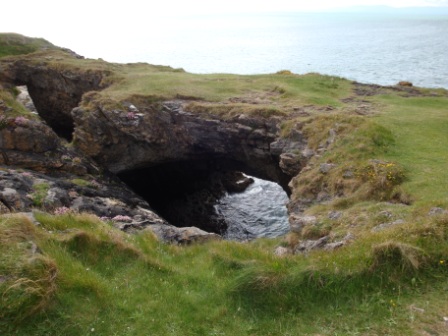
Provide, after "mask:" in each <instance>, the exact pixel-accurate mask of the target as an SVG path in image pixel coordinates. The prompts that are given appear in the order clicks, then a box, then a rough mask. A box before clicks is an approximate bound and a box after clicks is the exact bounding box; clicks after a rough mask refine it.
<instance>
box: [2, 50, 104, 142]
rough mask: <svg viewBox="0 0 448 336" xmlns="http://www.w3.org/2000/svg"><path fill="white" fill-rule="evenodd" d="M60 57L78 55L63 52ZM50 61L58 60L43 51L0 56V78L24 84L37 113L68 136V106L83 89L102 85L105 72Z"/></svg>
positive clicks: (70, 130) (72, 104) (90, 89)
mask: <svg viewBox="0 0 448 336" xmlns="http://www.w3.org/2000/svg"><path fill="white" fill-rule="evenodd" d="M64 57H69V58H73V59H78V57H77V56H75V55H72V54H70V53H66V52H65V53H64ZM61 60H62V58H61ZM54 61H58V59H55V56H43V55H42V57H40V58H38V60H35V59H33V58H32V57H31V56H21V57H17V58H12V59H6V60H5V59H4V60H2V62H0V82H3V83H9V84H11V85H16V86H17V85H26V87H27V88H28V92H29V94H30V96H31V98H32V99H33V102H34V105H35V107H36V109H37V111H38V112H39V115H40V116H41V117H42V118H43V119H44V120H45V121H46V122H47V123H48V125H50V126H51V127H52V128H53V130H55V131H56V133H58V135H60V136H63V137H65V138H68V139H70V138H71V133H72V131H73V121H72V117H71V114H70V113H71V111H72V109H73V108H75V107H76V106H78V104H79V102H80V101H81V97H82V95H83V94H84V93H86V92H88V91H92V90H98V89H101V88H104V87H105V86H106V85H105V83H104V81H103V79H104V78H105V77H107V75H108V74H109V72H108V71H105V70H92V69H87V70H80V69H79V68H78V67H76V66H69V65H65V64H64V62H61V63H60V64H59V65H55V64H54V63H53V62H54Z"/></svg>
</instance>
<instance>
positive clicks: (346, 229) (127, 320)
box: [0, 34, 448, 336]
mask: <svg viewBox="0 0 448 336" xmlns="http://www.w3.org/2000/svg"><path fill="white" fill-rule="evenodd" d="M10 36H12V35H9V34H8V35H2V34H0V68H1V67H2V66H4V69H10V68H9V65H10V64H13V63H14V64H21V63H20V62H22V63H23V64H26V66H27V67H30V64H38V65H39V66H40V67H45V68H46V69H49V70H48V71H50V72H51V71H54V73H57V74H60V75H61V76H63V77H66V78H75V76H77V75H78V74H80V73H81V74H90V75H91V74H97V73H98V74H101V75H100V78H101V80H100V81H99V82H98V87H99V89H98V90H93V91H90V92H87V93H84V94H83V95H82V97H81V99H80V102H79V106H80V107H81V108H83V109H84V110H85V111H91V112H92V113H93V111H95V110H96V109H98V108H102V109H109V110H114V109H115V110H120V109H122V108H123V106H124V105H126V104H127V105H129V103H132V104H133V105H135V106H137V108H140V107H141V106H149V105H150V104H153V103H157V102H164V101H167V100H178V101H182V103H183V104H184V105H183V106H184V108H185V111H186V112H188V113H192V114H195V115H204V116H206V117H207V116H210V117H211V116H216V117H219V118H220V119H222V120H233V119H234V118H238V117H239V116H255V117H257V118H264V119H266V120H267V119H269V120H276V121H278V123H279V136H280V137H281V138H282V139H293V138H294V136H296V134H297V133H298V132H299V131H300V134H303V136H304V137H305V138H306V139H307V145H308V147H309V149H310V150H311V151H313V152H314V153H315V155H313V156H312V157H311V158H310V159H309V161H308V162H307V163H306V166H305V167H304V168H303V169H302V170H301V171H300V173H299V174H298V175H297V176H295V177H293V178H292V180H291V182H290V186H291V201H290V204H289V210H290V213H294V211H296V208H297V207H299V205H300V206H302V205H303V204H307V207H306V209H305V210H304V215H306V216H308V217H309V218H311V217H312V218H314V221H313V222H312V224H309V225H305V226H304V227H303V228H302V229H301V230H300V231H297V232H291V233H290V234H288V236H287V237H283V238H277V239H257V240H254V241H251V242H249V243H237V242H231V241H212V242H207V243H205V244H197V245H194V244H193V245H188V246H176V245H169V244H166V243H162V242H160V241H158V240H157V239H156V238H155V237H154V235H153V234H152V233H150V232H149V231H146V230H145V231H142V232H141V233H138V234H128V233H125V232H123V231H120V230H118V229H116V228H115V227H114V226H113V225H112V222H111V221H110V220H109V221H107V220H101V219H100V218H98V217H97V216H95V215H92V214H87V213H77V212H75V211H64V213H57V212H56V213H55V212H51V211H49V212H41V211H35V212H34V217H35V220H37V222H38V223H39V224H38V225H36V224H35V223H34V222H33V221H32V220H31V219H30V218H29V217H27V216H25V215H24V214H14V213H9V214H3V215H0V334H1V335H90V334H91V335H170V336H171V335H315V336H318V335H372V336H373V335H397V336H398V335H447V334H448V325H447V322H446V321H447V320H448V283H447V277H448V211H447V210H448V169H447V167H448V166H447V153H448V152H447V149H448V92H447V91H446V90H443V89H425V88H416V87H410V86H403V85H397V86H392V87H380V86H376V85H366V84H359V83H354V82H351V81H348V80H345V79H342V78H337V77H331V76H323V75H319V74H307V75H296V74H292V73H290V72H289V71H287V70H283V71H279V72H278V73H276V74H269V75H253V76H241V75H229V74H212V75H196V74H190V73H187V72H185V71H183V70H182V69H172V68H170V67H165V66H154V65H149V64H144V63H138V64H111V63H107V62H104V61H102V60H89V59H81V58H77V57H76V56H74V55H73V54H72V53H69V52H67V51H64V50H62V49H59V48H55V49H53V48H52V47H51V45H50V46H49V47H48V45H47V42H46V41H44V40H30V41H28V40H23V41H24V45H22V44H21V43H14V44H12V43H11V42H8V41H10V38H11V37H10ZM13 37H14V36H13ZM14 38H16V37H14ZM5 41H6V42H5ZM19 41H22V39H21V38H19ZM42 46H43V47H44V49H42ZM47 47H48V48H50V49H47ZM17 54H21V55H17ZM8 55H9V56H8ZM11 55H12V56H11ZM3 56H4V57H3ZM8 71H9V70H8ZM8 76H9V74H8V73H7V72H4V73H0V115H1V116H4V117H8V118H16V117H17V116H21V117H24V118H33V119H36V120H39V117H38V116H35V115H32V114H31V113H30V112H28V111H27V110H26V109H24V108H23V106H21V105H20V104H19V103H17V102H16V100H15V97H16V95H17V93H18V92H17V90H16V89H15V87H14V85H10V84H8V85H7V84H5V83H3V84H2V83H1V82H2V78H3V80H5V79H8V78H9V77H8ZM92 78H97V77H94V76H93V77H92ZM98 78H99V77H98ZM5 82H6V81H5ZM76 141H77V138H76V132H75V137H74V139H73V141H72V142H71V143H67V144H66V146H67V147H72V146H73V147H76V146H77V143H76ZM10 169H16V170H18V171H21V170H20V168H15V167H10V166H9V167H8V166H6V165H2V166H0V172H6V171H8V170H10ZM24 173H26V171H24ZM1 176H2V175H0V178H2V177H1ZM32 196H33V195H32ZM34 197H36V194H34ZM307 202H308V203H307ZM293 231H294V230H293ZM323 237H328V238H327V239H329V241H330V242H335V243H336V242H339V241H341V240H343V241H344V245H343V246H342V247H340V248H339V249H334V250H331V251H330V250H325V249H314V250H311V251H309V252H307V253H303V254H295V255H286V256H283V257H280V256H277V255H276V254H274V250H275V249H276V248H277V247H278V246H282V247H285V248H286V249H288V248H289V249H294V248H297V247H298V246H300V244H301V243H303V242H307V241H317V240H319V239H321V238H323Z"/></svg>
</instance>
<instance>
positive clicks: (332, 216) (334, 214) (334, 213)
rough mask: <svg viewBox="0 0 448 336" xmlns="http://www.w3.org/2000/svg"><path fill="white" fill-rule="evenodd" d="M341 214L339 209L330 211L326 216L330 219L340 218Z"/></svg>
mask: <svg viewBox="0 0 448 336" xmlns="http://www.w3.org/2000/svg"><path fill="white" fill-rule="evenodd" d="M341 216H342V212H341V211H330V212H329V213H328V218H329V219H331V220H337V219H339V218H341Z"/></svg>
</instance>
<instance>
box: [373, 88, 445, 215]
mask: <svg viewBox="0 0 448 336" xmlns="http://www.w3.org/2000/svg"><path fill="white" fill-rule="evenodd" d="M376 99H378V101H379V102H381V103H382V104H383V105H384V107H385V108H384V110H383V112H382V113H381V114H379V115H378V116H377V117H376V119H377V120H378V122H380V123H382V124H384V125H387V127H388V128H389V129H390V131H391V132H392V133H393V134H394V136H395V138H396V145H395V146H394V148H393V151H391V152H390V153H387V155H386V156H387V157H390V158H394V159H395V160H397V161H399V162H401V163H402V164H403V165H404V166H405V167H406V169H407V171H408V174H409V180H408V182H407V183H405V184H404V188H406V190H407V191H408V192H409V193H411V194H413V195H415V197H416V201H417V203H418V204H421V205H425V204H426V205H427V204H429V203H431V204H437V205H439V206H444V207H446V206H448V193H447V190H448V170H447V169H446V148H447V146H448V136H447V134H448V118H447V117H448V112H447V109H446V106H447V103H448V99H447V98H442V97H440V98H436V97H432V98H428V97H424V98H422V97H417V98H415V97H414V98H402V97H396V96H382V97H378V98H376Z"/></svg>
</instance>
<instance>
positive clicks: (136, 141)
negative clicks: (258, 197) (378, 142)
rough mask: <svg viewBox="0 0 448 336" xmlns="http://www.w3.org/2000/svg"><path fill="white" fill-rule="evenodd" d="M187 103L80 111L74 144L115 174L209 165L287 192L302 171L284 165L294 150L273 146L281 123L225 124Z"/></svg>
mask: <svg viewBox="0 0 448 336" xmlns="http://www.w3.org/2000/svg"><path fill="white" fill-rule="evenodd" d="M185 104H186V102H185V101H182V100H175V101H166V102H160V103H154V104H151V105H146V106H142V105H138V104H135V105H133V106H136V107H135V108H136V111H137V112H134V111H130V110H129V108H126V106H124V105H123V106H122V108H120V109H113V110H110V109H106V108H104V107H102V106H101V103H98V104H97V105H96V107H95V108H93V109H86V108H83V107H79V108H76V109H74V110H73V112H72V115H73V119H74V122H75V132H74V142H75V143H76V145H77V147H78V148H80V149H81V150H82V151H83V152H84V153H85V154H86V155H88V156H89V157H91V158H93V159H94V160H95V161H96V162H98V163H100V164H101V165H102V166H104V167H107V168H108V169H109V170H110V171H112V172H114V173H120V172H124V171H129V170H133V169H138V168H142V167H151V166H156V165H160V164H165V163H167V162H188V161H196V162H197V161H201V160H206V161H208V162H211V161H214V162H216V165H217V166H221V167H222V168H223V169H225V170H234V171H235V170H236V171H244V172H246V173H248V174H251V175H255V176H259V177H261V178H265V179H269V180H272V181H276V182H279V183H280V184H281V185H283V186H284V187H285V188H286V185H287V183H288V182H289V180H290V179H291V177H292V175H291V174H294V173H296V172H297V170H298V169H297V168H296V169H291V165H299V164H298V163H296V162H294V163H293V164H287V165H285V169H282V168H281V167H280V166H279V161H280V155H281V154H283V150H284V149H285V148H286V149H289V148H288V147H286V146H283V147H280V146H278V145H277V146H274V145H273V144H276V141H277V138H278V124H279V120H278V119H276V118H261V117H247V116H244V115H240V116H237V117H235V118H232V119H230V120H222V119H220V118H218V117H217V116H214V115H212V114H209V115H203V114H200V115H199V114H193V113H189V112H188V111H186V110H185V109H184V107H185ZM90 105H92V103H90ZM297 144H298V145H300V146H301V147H302V148H299V151H300V149H303V148H304V147H305V145H306V143H305V141H304V140H302V141H301V142H300V143H299V142H298V143H297ZM271 145H272V147H271ZM295 150H297V147H295ZM291 155H292V154H291ZM290 161H291V159H290ZM297 161H299V158H297Z"/></svg>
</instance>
